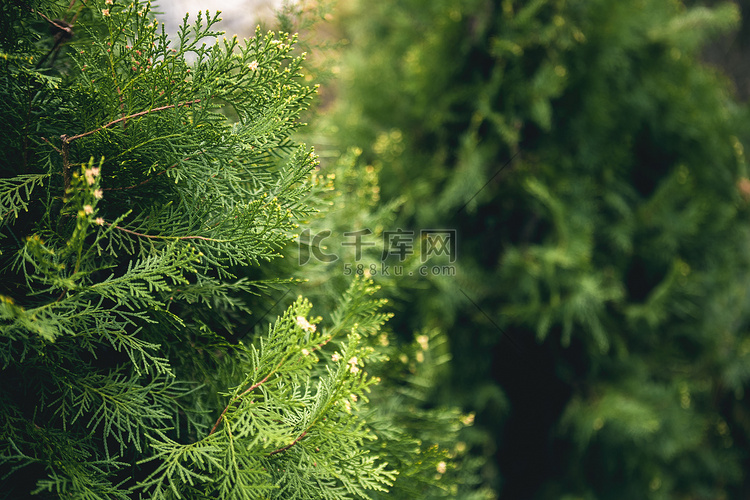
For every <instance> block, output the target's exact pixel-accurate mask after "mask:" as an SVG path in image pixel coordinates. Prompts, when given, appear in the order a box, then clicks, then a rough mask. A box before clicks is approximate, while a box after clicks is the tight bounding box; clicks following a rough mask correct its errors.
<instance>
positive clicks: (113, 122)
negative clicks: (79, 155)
mask: <svg viewBox="0 0 750 500" xmlns="http://www.w3.org/2000/svg"><path fill="white" fill-rule="evenodd" d="M199 102H201V100H200V99H195V100H192V101H187V102H181V103H177V104H168V105H166V106H160V107H158V108H151V109H147V110H145V111H139V112H138V113H133V114H132V115H128V116H123V117H122V118H118V119H117V120H112V121H111V122H109V123H107V124H106V125H102V126H101V127H99V128H97V129H94V130H89V131H88V132H84V133H82V134H78V135H74V136H73V137H68V136H67V135H64V134H63V135H62V136H60V138H61V139H62V141H63V144H65V143H70V142H72V141H74V140H76V139H80V138H81V137H86V136H87V135H91V134H95V133H96V132H99V131H100V130H104V129H105V128H109V127H111V126H113V125H117V124H118V123H120V122H124V121H126V120H131V119H133V118H138V117H139V116H143V115H147V114H149V113H155V112H157V111H164V110H165V109H172V108H180V107H183V106H192V105H193V104H198V103H199Z"/></svg>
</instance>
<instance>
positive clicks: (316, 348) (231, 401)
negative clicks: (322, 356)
mask: <svg viewBox="0 0 750 500" xmlns="http://www.w3.org/2000/svg"><path fill="white" fill-rule="evenodd" d="M332 338H333V337H328V338H327V339H326V340H325V341H323V342H321V343H320V344H318V345H317V346H315V348H314V349H313V352H314V351H318V350H320V349H322V348H323V346H325V345H326V344H327V343H328V342H330V341H331V339H332ZM283 363H284V360H281V361H280V362H279V364H278V365H276V368H274V369H273V370H272V371H271V373H269V374H268V375H266V376H265V377H263V379H262V380H260V381H258V382H256V383H255V384H253V385H251V386H250V387H248V388H247V389H245V390H244V391H242V393H240V394H238V395H237V396H235V397H233V398H232V399H231V400H230V401H229V404H228V405H227V406H226V407H225V408H224V411H222V412H221V415H219V418H218V419H216V423H215V424H214V426H213V427H212V428H211V432H209V433H208V435H209V436H210V435H211V434H213V433H214V432H216V429H218V427H219V424H220V423H221V421H222V420H224V415H226V413H227V411H229V408H230V407H231V406H232V404H234V403H235V402H237V401H239V400H240V399H242V398H243V397H245V395H246V394H248V393H250V392H252V391H254V390H255V389H257V388H258V387H260V386H261V385H263V384H264V383H266V382H267V381H268V379H269V378H271V375H273V374H274V373H276V372H277V371H278V369H279V368H281V365H282V364H283ZM308 429H309V428H308ZM305 434H307V430H305V431H304V432H303V433H302V435H301V436H300V437H298V438H297V439H295V440H294V442H293V443H292V444H290V445H289V446H286V447H284V448H281V449H278V450H276V451H274V452H272V453H271V455H275V454H276V453H281V452H282V451H286V450H288V449H289V448H291V447H292V446H294V445H295V444H297V443H298V442H299V440H300V439H302V438H303V437H305ZM269 456H270V455H269Z"/></svg>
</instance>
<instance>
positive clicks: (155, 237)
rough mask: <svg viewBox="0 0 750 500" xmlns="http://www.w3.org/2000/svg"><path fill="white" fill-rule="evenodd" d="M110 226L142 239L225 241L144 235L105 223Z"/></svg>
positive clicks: (201, 237) (199, 237) (202, 237)
mask: <svg viewBox="0 0 750 500" xmlns="http://www.w3.org/2000/svg"><path fill="white" fill-rule="evenodd" d="M105 224H107V225H108V226H112V228H113V229H117V230H119V231H122V232H123V233H128V234H132V235H133V236H138V237H140V238H148V239H150V240H203V241H211V242H213V243H222V242H223V240H217V239H215V238H206V237H205V236H156V235H153V234H143V233H139V232H136V231H132V230H130V229H125V228H124V227H120V226H114V225H112V224H111V223H109V222H105Z"/></svg>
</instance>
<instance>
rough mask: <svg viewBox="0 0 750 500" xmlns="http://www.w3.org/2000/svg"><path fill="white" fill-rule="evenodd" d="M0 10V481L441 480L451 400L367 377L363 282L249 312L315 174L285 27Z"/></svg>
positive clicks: (354, 489)
mask: <svg viewBox="0 0 750 500" xmlns="http://www.w3.org/2000/svg"><path fill="white" fill-rule="evenodd" d="M0 19H1V21H2V24H1V25H2V27H3V28H4V31H3V34H2V37H0V51H1V53H0V66H2V69H1V70H0V94H1V95H0V116H1V117H2V120H3V122H4V124H5V126H6V128H7V133H6V134H5V135H4V136H3V137H2V139H0V140H1V141H2V145H1V147H0V269H2V275H3V279H2V282H0V373H2V382H3V383H2V386H0V403H1V404H0V429H1V430H0V433H2V440H0V485H2V488H0V490H1V491H2V495H3V496H4V497H5V498H21V497H27V496H29V495H37V496H39V497H40V498H57V497H65V498H67V497H72V498H86V499H104V498H122V499H126V498H164V499H166V498H243V499H252V498H257V499H261V498H263V499H267V498H284V499H318V498H327V499H344V498H381V497H382V495H387V496H389V497H390V496H391V493H393V494H394V495H396V497H400V498H425V497H427V496H429V495H430V491H437V492H441V496H445V495H446V494H450V492H449V490H450V489H449V488H448V487H447V486H442V484H441V481H440V478H441V477H442V476H443V475H446V477H449V476H450V475H451V470H452V466H451V465H449V464H448V463H447V462H450V461H451V459H452V458H453V457H454V454H453V453H452V452H451V451H449V449H450V447H451V446H452V445H453V443H452V440H453V436H454V435H455V432H457V427H458V424H457V423H456V419H458V418H459V414H458V413H457V412H456V411H455V410H450V409H448V410H445V409H435V410H431V411H428V410H426V409H422V410H419V409H418V407H417V405H416V404H413V403H409V402H404V401H406V399H405V397H404V396H401V395H398V396H396V395H394V393H393V392H392V388H393V387H394V386H398V385H400V384H403V385H404V387H408V386H409V384H412V385H414V386H415V387H416V386H417V385H418V383H417V382H408V383H407V382H403V383H402V382H398V381H389V382H388V383H384V384H382V385H381V386H378V385H377V384H378V382H380V381H381V379H380V377H381V376H382V377H386V376H387V377H391V376H399V375H403V370H401V371H394V372H392V370H391V365H390V364H389V363H392V362H393V361H392V358H393V356H395V355H396V353H397V349H396V348H394V347H391V348H390V349H389V348H388V345H387V342H384V341H383V339H387V338H388V333H387V332H385V331H382V327H383V325H384V323H385V322H386V321H387V320H388V319H389V318H390V314H389V313H384V312H381V309H382V307H383V306H384V304H385V299H374V298H372V295H373V294H374V293H376V291H377V287H376V286H374V285H373V284H372V283H371V282H369V281H368V280H366V279H363V278H360V277H350V278H349V279H347V280H346V286H345V287H344V286H343V283H342V282H341V281H338V282H337V286H338V287H337V288H331V289H329V291H330V292H331V294H330V295H325V296H324V295H321V296H320V297H319V298H320V299H321V302H322V303H323V304H322V306H323V307H322V311H324V313H323V314H322V316H320V317H313V316H312V304H311V303H310V302H309V301H308V300H307V299H304V298H302V297H300V298H298V299H297V300H295V301H294V302H293V303H292V304H291V305H289V306H288V307H286V308H283V310H282V311H280V312H279V314H278V317H277V319H276V321H275V322H273V324H271V325H269V326H268V328H265V327H263V326H260V325H261V324H265V317H264V316H263V315H262V314H259V312H260V311H263V310H264V309H263V308H260V307H259V304H260V303H261V301H260V300H259V299H258V296H259V295H263V294H264V293H267V291H268V290H269V289H271V290H273V289H275V288H280V287H281V286H282V285H283V284H284V283H287V284H288V283H289V281H288V280H287V281H286V282H284V281H283V280H281V279H279V276H289V275H291V274H292V273H291V272H289V270H288V269H287V270H283V269H284V268H283V267H282V266H279V265H278V264H271V263H270V262H271V260H272V259H274V258H276V257H279V256H281V255H282V253H281V252H282V251H286V250H284V249H285V247H287V245H288V244H289V242H290V241H292V239H293V238H294V237H295V233H296V232H298V231H299V228H298V223H300V222H303V221H305V220H308V219H310V217H311V215H312V213H313V212H314V211H315V204H316V203H318V202H317V201H315V200H316V199H317V197H319V196H320V195H321V192H320V189H318V186H316V180H315V179H316V176H315V174H313V171H314V170H315V169H316V166H317V159H316V157H315V156H314V154H313V153H312V150H311V149H309V148H307V147H305V146H304V145H300V144H298V143H297V142H296V141H295V140H294V139H293V138H292V133H293V132H295V131H296V130H297V128H298V127H299V125H300V122H299V117H300V113H301V112H302V111H303V110H304V109H305V108H306V107H307V106H308V105H309V102H310V100H311V96H312V94H313V92H314V89H312V88H310V87H308V86H306V85H305V84H304V83H303V78H302V75H301V74H300V68H301V64H302V59H301V58H300V57H295V56H294V55H293V47H294V43H295V37H293V36H288V35H286V34H283V33H280V34H276V33H273V32H268V33H262V32H260V30H258V31H257V32H256V34H255V37H253V38H252V39H250V40H246V41H244V42H243V43H241V42H239V41H238V40H237V39H231V40H227V39H219V41H218V42H216V43H215V44H213V45H209V44H206V43H204V39H206V38H207V37H211V36H216V35H218V36H220V35H221V33H216V32H215V29H214V25H215V24H216V22H217V21H218V15H210V14H208V13H207V12H206V13H205V14H199V15H198V16H197V18H196V19H195V20H194V21H192V22H191V21H190V20H189V19H188V17H186V18H185V21H184V23H183V25H182V27H181V28H180V30H179V33H178V36H177V39H176V40H174V41H173V40H170V38H169V37H168V36H167V34H166V33H165V32H164V30H163V28H162V27H161V26H160V25H159V23H158V22H157V21H156V20H154V18H153V16H152V15H151V13H150V5H149V4H148V3H142V2H138V1H136V2H133V3H129V4H121V3H119V2H111V1H109V0H107V1H104V0H102V1H98V2H87V3H83V2H81V3H79V2H73V3H69V2H67V1H64V2H63V1H59V2H47V3H41V2H31V3H27V2H17V3H16V2H11V3H5V4H3V6H2V8H1V10H0ZM66 20H67V21H66ZM8 33H12V34H15V35H14V36H7V35H8ZM227 117H229V118H227ZM311 271H312V269H311ZM261 274H263V278H264V279H258V277H259V275H261ZM352 278H353V279H352ZM287 293H288V290H287ZM283 298H284V297H282V299H283ZM335 298H337V299H335ZM279 302H281V300H279ZM420 352H422V356H424V355H425V354H424V353H425V352H427V348H426V347H425V348H420ZM418 394H419V391H416V392H415V391H412V393H411V395H410V397H411V399H412V400H414V399H415V395H418ZM371 398H372V399H371ZM381 405H383V408H382V409H381V408H380V406H381ZM411 409H414V410H417V411H416V413H415V414H414V415H410V410H411ZM407 415H408V416H409V421H408V423H407V422H404V423H402V422H401V421H400V419H404V418H405V417H406V416H407ZM426 422H429V423H430V426H429V428H427V427H426V428H425V429H420V428H419V427H420V425H422V424H424V423H426ZM426 438H429V441H428V440H427V439H426ZM423 440H424V441H423ZM394 467H398V469H400V470H397V469H396V468H394ZM399 473H403V474H404V475H405V477H406V478H408V480H409V481H410V482H409V483H398V484H403V486H398V485H397V486H394V487H393V488H392V485H394V482H396V481H397V478H398V477H399ZM436 476H437V477H436ZM454 479H455V478H453V479H451V481H454ZM442 483H445V481H442ZM389 491H390V492H389ZM446 492H447V493H446Z"/></svg>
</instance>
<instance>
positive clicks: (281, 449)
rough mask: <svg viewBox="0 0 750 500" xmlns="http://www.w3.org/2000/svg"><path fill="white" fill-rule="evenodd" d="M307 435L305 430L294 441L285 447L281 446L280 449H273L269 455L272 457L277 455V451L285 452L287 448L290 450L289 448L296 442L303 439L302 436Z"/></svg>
mask: <svg viewBox="0 0 750 500" xmlns="http://www.w3.org/2000/svg"><path fill="white" fill-rule="evenodd" d="M306 435H307V431H304V432H303V433H302V434H300V435H299V437H298V438H297V439H295V440H294V441H292V442H291V443H290V444H288V445H286V446H284V447H283V448H279V449H278V450H274V451H272V452H271V453H269V454H268V456H269V457H270V456H273V455H276V454H277V453H283V452H285V451H286V450H288V449H289V448H291V447H292V446H294V445H295V444H297V443H299V442H300V441H302V438H303V437H305V436H306Z"/></svg>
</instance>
